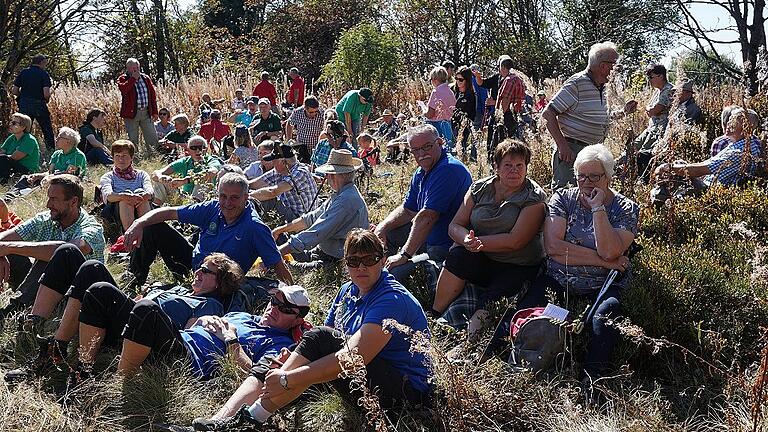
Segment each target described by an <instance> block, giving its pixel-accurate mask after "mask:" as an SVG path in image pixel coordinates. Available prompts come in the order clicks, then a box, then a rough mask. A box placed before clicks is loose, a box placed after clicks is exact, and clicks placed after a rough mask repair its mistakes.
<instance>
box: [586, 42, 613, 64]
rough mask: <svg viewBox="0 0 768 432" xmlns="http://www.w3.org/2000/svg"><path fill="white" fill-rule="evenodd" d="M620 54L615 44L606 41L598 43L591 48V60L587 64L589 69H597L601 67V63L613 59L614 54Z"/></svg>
mask: <svg viewBox="0 0 768 432" xmlns="http://www.w3.org/2000/svg"><path fill="white" fill-rule="evenodd" d="M618 53H619V48H618V47H617V46H616V44H615V43H613V42H610V41H606V42H600V43H596V44H594V45H592V46H591V47H589V60H588V62H587V67H588V68H589V69H595V68H597V67H598V66H599V65H600V63H602V62H604V61H606V60H607V59H608V58H610V57H612V54H618Z"/></svg>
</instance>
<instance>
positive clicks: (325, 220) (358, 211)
mask: <svg viewBox="0 0 768 432" xmlns="http://www.w3.org/2000/svg"><path fill="white" fill-rule="evenodd" d="M362 166H363V161H362V160H360V159H358V158H356V157H354V156H352V153H351V152H350V151H349V150H346V149H333V150H331V154H330V156H329V157H328V162H327V163H325V164H324V165H320V166H319V167H317V169H316V172H320V173H323V174H325V178H326V181H327V182H328V183H329V184H330V185H331V189H333V193H332V194H331V196H330V197H329V198H328V199H327V200H326V201H325V202H324V203H323V204H322V205H321V206H319V207H318V208H316V209H315V210H313V211H311V212H309V213H306V214H304V215H302V216H301V217H298V218H296V219H294V220H293V221H292V222H289V223H287V224H285V225H281V226H279V227H277V228H275V229H274V230H272V236H273V237H274V238H275V239H277V238H278V237H279V236H280V234H283V233H286V234H289V233H297V234H295V235H292V236H290V237H289V238H288V241H287V242H286V243H284V244H283V245H281V246H280V247H279V249H280V253H281V254H283V255H285V254H287V253H290V254H293V256H294V258H296V259H297V260H299V261H303V260H302V258H304V259H305V260H306V261H309V262H310V264H309V266H310V267H317V266H320V265H323V264H329V263H335V262H338V261H339V260H341V258H343V257H344V239H345V238H346V236H347V233H349V232H350V231H351V230H352V229H354V228H368V226H369V221H368V208H367V207H366V205H365V201H364V200H363V197H362V196H361V195H360V191H359V190H358V189H357V187H356V186H355V184H354V180H355V172H356V171H357V170H358V169H360V167H362ZM302 255H304V256H303V257H302ZM302 267H306V265H302Z"/></svg>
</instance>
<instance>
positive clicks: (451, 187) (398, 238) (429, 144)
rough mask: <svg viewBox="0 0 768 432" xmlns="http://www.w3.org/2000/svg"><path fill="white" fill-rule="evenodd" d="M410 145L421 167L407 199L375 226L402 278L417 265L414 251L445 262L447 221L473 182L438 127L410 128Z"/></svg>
mask: <svg viewBox="0 0 768 432" xmlns="http://www.w3.org/2000/svg"><path fill="white" fill-rule="evenodd" d="M408 148H409V149H410V151H411V154H413V158H414V159H415V160H416V163H417V164H418V165H419V168H418V169H417V170H416V172H415V173H414V174H413V178H412V179H411V185H410V187H409V188H408V192H407V193H406V195H405V200H404V201H403V203H402V204H401V205H400V206H398V207H397V208H396V209H394V210H392V212H391V213H390V214H389V215H388V216H387V217H386V218H384V220H383V221H382V222H381V223H380V224H379V225H378V226H377V227H376V235H377V236H378V237H379V239H381V241H382V243H383V244H384V245H386V246H387V249H388V251H389V252H390V253H393V252H394V255H392V256H390V257H389V258H388V259H387V264H386V265H387V270H389V272H390V273H392V275H394V276H395V278H397V280H399V281H401V282H402V281H404V280H405V279H406V278H407V277H408V275H409V274H410V273H411V271H412V270H413V269H414V268H415V267H414V263H413V262H412V261H411V259H412V258H413V256H414V255H417V254H418V253H420V252H422V251H426V253H427V254H428V255H429V258H430V259H431V260H432V261H434V262H436V263H442V262H443V261H444V260H445V257H446V256H447V255H448V249H449V248H450V247H451V245H452V244H453V240H451V238H450V237H449V236H448V225H449V224H450V223H451V220H452V219H453V216H454V215H456V211H457V210H458V209H459V207H460V206H461V203H462V202H463V200H464V194H466V192H467V189H469V186H470V184H471V183H472V175H471V174H470V173H469V170H468V169H467V167H465V166H464V164H462V163H461V161H459V160H457V159H456V158H454V157H453V156H451V155H450V154H448V152H447V151H446V150H445V149H444V148H443V139H442V138H440V136H439V135H438V133H437V129H435V127H434V126H431V125H421V126H417V127H415V128H412V129H411V130H410V131H409V132H408ZM398 248H399V251H398Z"/></svg>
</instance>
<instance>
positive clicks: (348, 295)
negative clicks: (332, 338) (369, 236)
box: [325, 270, 430, 392]
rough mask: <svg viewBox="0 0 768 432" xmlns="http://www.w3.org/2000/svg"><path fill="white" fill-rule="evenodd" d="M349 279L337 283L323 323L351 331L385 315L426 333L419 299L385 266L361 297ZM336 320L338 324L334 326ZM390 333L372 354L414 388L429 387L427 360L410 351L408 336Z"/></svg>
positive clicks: (350, 332)
mask: <svg viewBox="0 0 768 432" xmlns="http://www.w3.org/2000/svg"><path fill="white" fill-rule="evenodd" d="M359 295H360V289H359V288H358V287H357V285H355V284H353V283H352V282H347V283H345V284H344V285H342V286H341V289H340V290H339V293H338V294H337V295H336V298H335V299H334V300H333V303H332V304H331V308H330V309H329V310H328V318H326V320H325V325H327V326H330V327H334V328H336V329H337V330H343V331H344V333H346V334H347V335H350V336H351V335H352V334H354V333H355V332H357V331H358V330H360V328H361V327H362V326H363V324H369V323H371V324H377V325H382V322H383V321H384V320H385V319H393V320H395V321H397V322H398V323H400V324H403V325H405V326H408V327H410V328H411V329H412V330H414V331H419V332H424V333H426V334H427V337H429V327H427V317H426V316H425V315H424V310H422V309H421V305H419V302H418V301H417V300H416V299H415V298H414V297H413V295H411V293H410V292H408V290H407V289H405V287H404V286H402V285H401V284H400V282H398V281H397V280H396V279H395V277H394V276H392V275H391V274H389V272H387V271H386V270H384V271H382V272H381V276H380V277H379V280H378V281H377V282H376V285H374V287H373V288H372V289H371V290H370V291H369V292H368V293H367V294H365V295H364V296H363V297H360V298H358V296H359ZM337 324H338V325H339V326H341V328H339V327H337ZM391 333H392V337H391V338H390V339H389V342H387V344H386V345H384V348H383V349H382V350H381V351H380V352H379V354H378V355H377V356H376V357H378V358H380V359H382V360H385V361H386V362H387V363H389V365H390V366H392V367H393V368H395V369H396V370H397V371H399V372H400V373H402V374H403V376H406V377H408V379H409V380H410V382H411V385H413V388H414V389H415V390H418V391H421V392H426V391H428V390H429V383H428V381H429V375H430V374H429V362H428V360H427V358H426V356H425V355H424V354H423V353H411V342H410V337H409V336H406V335H405V334H404V333H402V332H400V331H398V330H394V329H392V330H391Z"/></svg>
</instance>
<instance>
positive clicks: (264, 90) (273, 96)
mask: <svg viewBox="0 0 768 432" xmlns="http://www.w3.org/2000/svg"><path fill="white" fill-rule="evenodd" d="M253 95H254V96H256V97H258V98H267V99H269V103H270V104H272V106H275V105H277V89H275V86H274V85H272V83H271V82H269V81H267V80H261V81H259V83H258V84H256V87H254V88H253Z"/></svg>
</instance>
